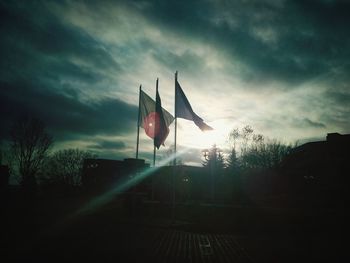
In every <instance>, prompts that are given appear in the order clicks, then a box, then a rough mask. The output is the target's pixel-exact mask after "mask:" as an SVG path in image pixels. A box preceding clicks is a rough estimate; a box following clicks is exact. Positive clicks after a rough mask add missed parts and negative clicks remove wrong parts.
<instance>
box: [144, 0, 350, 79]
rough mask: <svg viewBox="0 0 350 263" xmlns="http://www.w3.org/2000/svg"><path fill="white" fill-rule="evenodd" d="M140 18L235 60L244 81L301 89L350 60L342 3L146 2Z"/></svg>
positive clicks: (349, 8) (348, 20)
mask: <svg viewBox="0 0 350 263" xmlns="http://www.w3.org/2000/svg"><path fill="white" fill-rule="evenodd" d="M140 12H141V13H142V14H145V15H147V16H150V17H152V18H153V20H154V21H155V23H157V24H159V26H160V27H164V28H166V29H167V30H169V29H170V30H172V31H174V32H177V33H179V34H186V35H188V36H189V37H191V38H196V39H197V40H200V41H203V43H211V44H213V45H214V46H215V47H216V48H218V49H223V50H224V52H225V53H227V55H228V56H231V58H232V60H233V61H234V60H237V59H239V61H240V62H241V63H243V64H244V65H246V66H247V69H246V72H244V73H245V75H243V76H242V77H243V78H244V79H245V80H259V81H261V80H264V79H280V80H284V81H286V82H289V83H294V84H295V83H300V82H302V81H304V80H306V79H309V78H312V77H314V76H317V75H319V74H323V73H325V72H328V71H329V70H331V69H332V68H333V67H335V66H337V65H344V64H347V63H348V59H347V58H348V57H349V55H350V53H349V49H348V48H346V47H348V46H349V44H350V36H349V34H348V25H349V24H350V16H349V15H348V14H349V12H350V3H346V2H344V1H272V0H271V1H206V2H203V1H190V2H188V1H170V2H169V1H148V5H143V6H142V9H141V11H140Z"/></svg>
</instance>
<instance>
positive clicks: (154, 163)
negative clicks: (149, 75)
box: [153, 78, 158, 167]
mask: <svg viewBox="0 0 350 263" xmlns="http://www.w3.org/2000/svg"><path fill="white" fill-rule="evenodd" d="M157 92H158V78H157V81H156V97H157ZM155 129H156V122H154V130H155ZM154 140H155V136H154V138H153V167H155V166H156V145H155V143H154Z"/></svg>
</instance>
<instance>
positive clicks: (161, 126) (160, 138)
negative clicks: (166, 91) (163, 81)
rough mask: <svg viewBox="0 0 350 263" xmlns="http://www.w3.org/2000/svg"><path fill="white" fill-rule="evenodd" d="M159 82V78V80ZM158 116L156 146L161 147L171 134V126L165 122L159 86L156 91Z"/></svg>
mask: <svg viewBox="0 0 350 263" xmlns="http://www.w3.org/2000/svg"><path fill="white" fill-rule="evenodd" d="M157 83H158V80H157ZM156 116H158V118H157V119H156V123H155V130H156V131H157V132H156V133H155V136H154V146H156V147H157V149H159V147H160V145H164V141H165V139H166V137H168V134H169V128H168V126H167V125H166V123H165V119H164V114H163V109H162V102H161V100H160V96H159V92H158V87H157V91H156Z"/></svg>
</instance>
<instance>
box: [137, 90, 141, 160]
mask: <svg viewBox="0 0 350 263" xmlns="http://www.w3.org/2000/svg"><path fill="white" fill-rule="evenodd" d="M141 89H142V85H140V89H139V111H138V117H137V139H136V159H138V158H139V142H140V113H141V111H140V108H141V107H140V106H141Z"/></svg>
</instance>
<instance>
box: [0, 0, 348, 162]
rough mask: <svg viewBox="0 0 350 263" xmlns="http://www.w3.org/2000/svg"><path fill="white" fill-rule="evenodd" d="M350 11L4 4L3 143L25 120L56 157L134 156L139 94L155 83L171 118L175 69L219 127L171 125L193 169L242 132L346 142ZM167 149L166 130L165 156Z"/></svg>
mask: <svg viewBox="0 0 350 263" xmlns="http://www.w3.org/2000/svg"><path fill="white" fill-rule="evenodd" d="M349 14H350V2H348V1H332V0H313V1H311V0H300V1H298V0H293V1H292V0H265V1H262V0H231V1H228V0H227V1H225V0H222V1H220V0H202V1H197V0H195V1H181V0H176V1H42V2H41V1H17V2H16V1H1V2H0V16H1V18H0V19H1V23H0V34H1V41H0V46H1V48H0V52H1V60H0V68H1V70H0V114H1V116H0V117H1V131H0V136H1V138H2V139H3V140H6V139H7V138H8V132H9V127H10V125H11V123H12V122H13V120H14V119H16V118H18V116H21V115H23V114H30V115H33V116H36V117H39V118H40V119H42V120H43V121H44V122H45V123H46V124H47V127H48V129H49V131H50V132H51V133H52V134H53V136H54V139H55V145H54V147H55V149H62V148H76V147H78V148H82V149H87V150H91V151H94V152H96V153H98V155H99V156H100V157H102V158H113V159H122V158H127V157H134V156H135V148H136V131H137V128H136V127H137V126H136V122H137V111H138V106H137V105H138V88H139V85H140V84H142V86H143V89H144V91H145V92H146V93H148V94H149V95H150V96H153V97H154V95H155V81H156V78H157V77H158V78H159V90H160V95H161V98H162V105H163V107H164V108H166V109H167V110H168V111H169V112H170V113H173V112H174V106H173V105H174V73H175V71H176V70H178V71H179V82H180V84H181V86H182V88H183V90H184V92H185V93H186V95H187V97H188V99H189V101H190V102H191V104H192V107H193V109H194V111H195V112H196V113H197V114H198V115H199V116H201V117H202V118H203V119H204V120H205V121H206V122H207V123H208V124H209V125H211V126H212V127H213V128H214V129H215V131H213V132H208V133H202V132H201V131H200V130H199V129H198V128H197V127H196V126H195V125H194V124H193V123H191V122H189V121H187V120H182V119H179V120H178V140H177V142H178V147H179V148H183V147H187V148H191V150H190V151H189V152H188V154H187V155H185V156H183V161H184V162H187V163H189V164H195V163H197V164H198V163H200V150H201V149H203V148H206V147H208V146H210V145H212V144H213V143H216V144H217V145H218V146H219V147H222V148H225V147H227V142H226V139H227V134H228V133H229V131H230V130H231V129H233V128H241V127H243V126H244V125H247V124H249V125H251V126H252V127H253V128H254V130H255V131H256V132H258V133H262V134H264V135H265V136H267V137H269V138H276V139H279V140H281V141H283V142H286V143H289V142H295V141H296V140H299V141H308V140H317V139H322V140H323V139H325V136H326V134H327V133H328V132H339V133H350V122H349V119H350V118H349V116H350V107H349V106H350V84H349V83H350V82H349V80H350V74H349V73H350V60H349V59H350V34H349V27H350V15H349ZM140 133H141V138H140V157H142V158H150V156H151V155H152V149H153V147H152V140H150V139H149V138H147V137H146V135H145V134H144V131H143V130H141V131H140ZM173 141H174V127H173V125H172V126H170V134H169V137H168V139H167V141H166V147H162V148H161V149H160V151H159V152H158V155H159V156H160V157H161V156H165V155H166V154H167V151H169V149H170V146H171V145H172V144H173Z"/></svg>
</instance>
